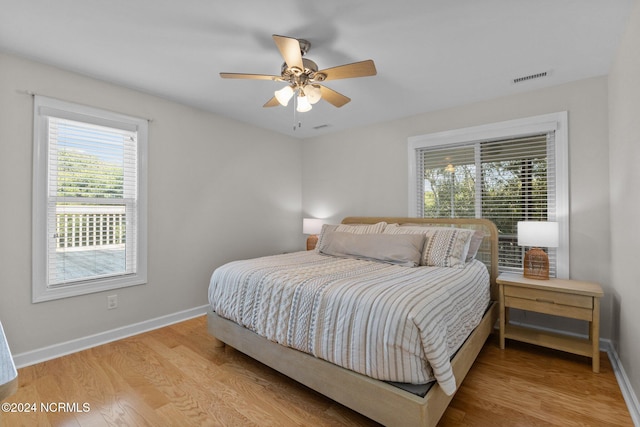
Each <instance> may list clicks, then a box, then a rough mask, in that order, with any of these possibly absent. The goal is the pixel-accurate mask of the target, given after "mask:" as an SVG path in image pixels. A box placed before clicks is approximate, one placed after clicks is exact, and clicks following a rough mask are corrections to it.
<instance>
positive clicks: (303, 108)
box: [296, 96, 313, 113]
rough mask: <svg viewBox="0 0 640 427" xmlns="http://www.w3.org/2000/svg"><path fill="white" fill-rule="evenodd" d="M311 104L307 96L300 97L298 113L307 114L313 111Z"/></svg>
mask: <svg viewBox="0 0 640 427" xmlns="http://www.w3.org/2000/svg"><path fill="white" fill-rule="evenodd" d="M311 108H313V107H311V104H309V99H308V98H307V97H306V96H298V107H297V108H296V110H297V111H298V113H306V112H307V111H309V110H311Z"/></svg>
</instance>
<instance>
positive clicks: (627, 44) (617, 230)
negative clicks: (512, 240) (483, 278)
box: [609, 1, 640, 396]
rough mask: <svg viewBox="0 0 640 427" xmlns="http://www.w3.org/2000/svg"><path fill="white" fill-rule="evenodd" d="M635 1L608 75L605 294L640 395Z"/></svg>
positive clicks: (639, 85) (638, 13)
mask: <svg viewBox="0 0 640 427" xmlns="http://www.w3.org/2000/svg"><path fill="white" fill-rule="evenodd" d="M639 52H640V2H639V1H636V3H635V6H634V10H633V12H632V13H631V16H630V18H629V22H628V24H627V27H626V32H625V34H624V36H623V38H622V42H621V43H620V46H619V47H618V51H617V54H616V58H615V60H614V64H613V66H612V68H611V72H610V74H609V115H610V140H609V144H610V154H609V155H610V159H609V160H610V166H609V168H610V171H611V270H612V281H611V285H612V286H611V294H612V296H613V313H612V319H613V324H614V325H615V327H614V335H613V337H612V339H613V341H614V345H615V346H616V350H617V352H618V355H619V357H620V360H621V361H622V364H623V365H624V368H625V371H626V374H627V376H628V377H629V380H630V382H631V385H632V387H633V389H634V392H635V395H636V396H640V269H639V263H638V255H639V254H640V252H639V251H638V242H640V226H639V225H638V219H640V81H639V80H638V76H640V54H639Z"/></svg>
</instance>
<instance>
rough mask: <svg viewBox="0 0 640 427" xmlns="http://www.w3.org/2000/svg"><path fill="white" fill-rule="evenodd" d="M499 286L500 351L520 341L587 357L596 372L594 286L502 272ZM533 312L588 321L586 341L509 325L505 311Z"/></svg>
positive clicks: (596, 298) (597, 328)
mask: <svg viewBox="0 0 640 427" xmlns="http://www.w3.org/2000/svg"><path fill="white" fill-rule="evenodd" d="M497 283H498V285H499V286H500V348H501V349H504V344H505V339H506V338H509V339H513V340H518V341H523V342H526V343H529V344H536V345H541V346H545V347H549V348H553V349H556V350H562V351H566V352H569V353H575V354H579V355H582V356H587V357H591V360H592V368H593V372H599V371H600V348H599V336H600V298H602V296H603V295H604V294H603V292H602V288H601V287H600V285H598V284H597V283H591V282H582V281H578V280H563V279H554V278H551V279H549V280H536V279H527V278H525V277H523V276H522V275H521V274H512V273H503V274H501V275H500V276H498V279H497ZM510 308H517V309H520V310H527V311H534V312H537V313H545V314H552V315H555V316H562V317H567V318H571V319H579V320H586V321H588V322H589V338H588V339H583V338H578V337H573V336H568V335H563V334H557V333H553V332H548V331H541V330H538V329H531V328H526V327H523V326H517V325H513V324H510V323H509V309H510Z"/></svg>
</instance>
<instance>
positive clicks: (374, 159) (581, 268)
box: [302, 77, 612, 338]
mask: <svg viewBox="0 0 640 427" xmlns="http://www.w3.org/2000/svg"><path fill="white" fill-rule="evenodd" d="M557 111H568V112H569V161H570V165H569V168H570V178H569V179H570V227H571V232H570V242H571V244H570V245H571V247H570V254H571V256H570V258H571V259H570V264H571V265H570V267H571V268H570V270H571V271H570V273H571V276H572V277H573V278H575V279H581V280H590V281H595V282H599V283H601V284H602V286H603V287H604V291H605V294H606V296H605V298H604V300H603V302H602V307H603V308H602V336H603V337H605V338H608V337H610V336H611V316H610V314H611V300H612V299H611V295H612V292H611V286H610V260H609V256H610V248H609V193H608V192H609V171H608V158H609V151H608V144H607V140H608V112H607V79H606V77H598V78H592V79H587V80H582V81H578V82H574V83H569V84H565V85H561V86H556V87H553V88H548V89H542V90H537V91H532V92H526V93H522V94H519V95H514V96H509V97H505V98H499V99H494V100H489V101H485V102H480V103H476V104H472V105H466V106H462V107H458V108H452V109H448V110H442V111H436V112H431V113H425V114H421V115H417V116H413V117H408V118H405V119H401V120H396V121H393V122H387V123H380V124H376V125H373V126H369V127H367V128H362V129H357V130H352V131H345V132H342V133H338V134H332V135H327V136H322V137H317V138H314V139H310V140H307V141H305V142H304V146H303V151H302V156H303V162H304V169H303V172H302V177H303V178H302V194H303V198H302V209H303V214H304V215H309V216H318V217H328V218H330V219H331V220H332V222H339V221H340V220H341V219H342V218H343V217H345V216H349V215H383V216H384V215H391V216H392V215H398V216H407V215H408V214H409V212H407V209H408V208H407V206H408V194H407V193H408V188H407V186H408V184H407V181H408V176H407V174H408V160H407V138H408V137H410V136H415V135H422V134H427V133H432V132H439V131H445V130H451V129H458V128H463V127H468V126H474V125H481V124H487V123H494V122H500V121H504V120H510V119H516V118H522V117H530V116H535V115H539V114H545V113H553V112H557ZM528 315H529V318H528V319H527V318H523V319H520V320H521V321H530V322H534V323H539V324H541V325H543V326H550V327H555V328H558V329H565V330H567V331H570V332H577V333H585V334H586V332H587V331H586V325H585V324H582V323H580V322H569V321H567V320H565V319H563V320H562V321H560V322H559V323H558V322H555V320H554V319H550V318H546V317H544V316H532V315H531V314H528Z"/></svg>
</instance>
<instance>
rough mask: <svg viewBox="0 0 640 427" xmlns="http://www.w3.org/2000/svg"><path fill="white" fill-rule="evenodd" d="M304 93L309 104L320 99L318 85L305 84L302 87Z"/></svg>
mask: <svg viewBox="0 0 640 427" xmlns="http://www.w3.org/2000/svg"><path fill="white" fill-rule="evenodd" d="M304 94H305V95H307V98H308V99H309V103H310V104H315V103H316V102H318V101H320V98H322V93H321V92H320V86H316V85H306V86H305V87H304Z"/></svg>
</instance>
